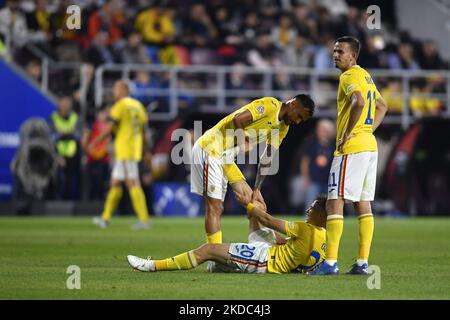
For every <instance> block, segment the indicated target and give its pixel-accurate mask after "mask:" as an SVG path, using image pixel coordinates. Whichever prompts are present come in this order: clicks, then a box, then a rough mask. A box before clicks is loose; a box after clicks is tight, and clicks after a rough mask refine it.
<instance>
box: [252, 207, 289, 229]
mask: <svg viewBox="0 0 450 320" xmlns="http://www.w3.org/2000/svg"><path fill="white" fill-rule="evenodd" d="M247 213H248V215H249V217H252V218H256V219H257V220H258V222H259V223H261V224H262V225H263V226H265V227H267V228H270V229H273V230H275V231H278V232H280V233H282V234H286V221H285V220H282V219H277V218H274V217H272V216H271V215H270V214H268V213H267V212H265V211H263V210H261V209H260V208H259V207H256V206H254V205H253V203H249V204H248V205H247Z"/></svg>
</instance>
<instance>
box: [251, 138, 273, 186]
mask: <svg viewBox="0 0 450 320" xmlns="http://www.w3.org/2000/svg"><path fill="white" fill-rule="evenodd" d="M276 152H277V149H276V148H275V147H273V146H272V145H270V144H268V145H267V146H266V149H264V152H263V154H262V155H261V158H259V163H258V171H257V174H256V181H255V187H254V188H253V190H261V186H262V183H263V181H264V179H265V178H266V175H267V174H264V172H266V173H267V172H268V170H269V168H270V166H271V165H272V159H273V156H274V155H275V153H276Z"/></svg>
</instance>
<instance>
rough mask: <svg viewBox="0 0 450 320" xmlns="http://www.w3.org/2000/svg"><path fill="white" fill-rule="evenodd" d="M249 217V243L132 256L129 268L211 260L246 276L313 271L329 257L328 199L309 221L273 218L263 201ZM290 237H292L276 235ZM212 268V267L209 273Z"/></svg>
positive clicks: (311, 210) (321, 201) (188, 264)
mask: <svg viewBox="0 0 450 320" xmlns="http://www.w3.org/2000/svg"><path fill="white" fill-rule="evenodd" d="M236 197H237V199H238V201H239V202H240V203H241V204H242V205H243V206H245V207H246V208H247V213H248V216H249V220H250V221H249V236H248V241H249V243H229V244H225V243H223V244H211V243H207V244H203V245H202V246H200V247H199V248H197V249H195V250H191V251H188V252H184V253H182V254H180V255H177V256H175V257H171V258H167V259H163V260H152V259H151V258H147V259H142V258H139V257H136V256H132V255H129V256H128V257H127V258H128V263H129V265H130V266H131V267H132V268H134V269H136V270H139V271H144V272H154V271H169V270H186V269H192V268H195V267H197V266H198V265H200V264H202V263H204V262H206V261H208V260H210V261H215V262H217V263H218V264H220V266H222V268H216V269H222V270H221V271H225V270H227V269H228V271H231V272H246V273H266V272H268V273H288V272H306V271H309V270H312V269H313V268H314V267H315V266H316V265H317V264H319V263H320V262H321V260H322V259H323V257H324V255H325V252H324V250H325V240H326V239H325V236H326V231H325V229H324V227H325V225H326V218H327V214H326V209H325V202H326V198H325V197H323V196H319V197H318V198H317V199H316V200H315V201H314V202H313V203H312V205H311V207H310V208H309V209H308V210H307V211H306V215H307V219H306V222H303V221H297V222H289V221H285V220H281V219H277V218H274V217H272V216H271V215H270V214H268V213H267V212H266V211H264V210H263V209H264V207H265V206H264V205H263V204H262V203H260V202H255V204H253V203H246V202H245V200H244V198H243V197H240V196H239V195H236ZM274 230H275V231H278V232H279V233H281V234H284V235H287V236H288V238H286V237H282V236H281V235H278V234H276V233H275V232H274ZM210 269H211V268H208V270H209V271H212V270H210Z"/></svg>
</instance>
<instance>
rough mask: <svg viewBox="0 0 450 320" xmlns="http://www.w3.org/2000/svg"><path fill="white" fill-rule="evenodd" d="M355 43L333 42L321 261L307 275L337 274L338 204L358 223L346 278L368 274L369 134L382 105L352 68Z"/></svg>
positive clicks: (364, 75)
mask: <svg viewBox="0 0 450 320" xmlns="http://www.w3.org/2000/svg"><path fill="white" fill-rule="evenodd" d="M359 50H360V43H359V41H358V40H357V39H355V38H353V37H342V38H339V39H337V40H336V43H335V46H334V53H333V58H334V62H335V64H336V67H337V68H338V69H339V70H341V72H342V74H341V75H340V78H339V89H338V95H337V106H338V116H337V137H336V151H335V153H334V159H333V163H332V165H331V169H330V176H329V180H328V200H327V206H326V207H327V214H328V218H327V250H326V260H325V261H324V262H323V263H321V264H320V265H319V267H318V268H317V269H315V270H314V271H312V272H310V273H309V274H317V275H326V274H338V273H339V268H338V264H337V259H338V249H339V242H340V239H341V235H342V231H343V226H344V220H343V218H344V200H350V201H352V202H353V205H354V208H355V211H356V213H357V215H358V218H359V253H358V259H357V260H356V263H355V264H353V265H352V267H351V269H350V271H349V272H348V273H349V274H363V275H365V274H368V259H369V253H370V246H371V243H372V237H373V230H374V222H373V215H372V209H371V206H370V201H373V199H374V196H375V183H376V175H377V159H378V152H377V141H376V139H375V136H374V135H373V132H374V131H375V130H376V129H377V128H378V126H379V125H380V124H381V122H382V121H383V119H384V116H385V114H386V111H387V106H386V103H385V102H384V100H383V98H382V97H381V95H380V93H379V92H378V89H377V87H376V86H375V84H374V82H373V80H372V77H371V76H370V74H369V73H368V72H367V71H366V70H364V69H363V68H361V67H360V66H359V65H357V64H356V60H357V58H358V54H359Z"/></svg>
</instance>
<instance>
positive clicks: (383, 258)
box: [0, 216, 450, 300]
mask: <svg viewBox="0 0 450 320" xmlns="http://www.w3.org/2000/svg"><path fill="white" fill-rule="evenodd" d="M288 218H289V219H293V218H294V217H292V216H291V217H288ZM134 221H135V220H134V219H132V218H119V217H116V218H115V219H113V220H112V224H111V225H110V227H109V228H108V229H105V230H101V229H98V228H97V227H96V226H94V225H92V224H91V220H90V219H88V218H1V219H0V253H1V254H0V288H1V290H0V299H168V300H174V299H449V298H450V251H449V243H450V233H449V232H448V230H450V219H445V218H440V219H438V218H422V219H407V220H393V219H382V218H376V220H375V223H376V224H375V236H374V242H373V246H372V256H371V261H370V262H371V264H376V265H379V266H380V268H381V289H380V290H369V289H368V288H367V286H366V281H367V278H366V277H361V276H348V275H344V274H342V275H340V276H336V277H322V276H319V277H312V276H305V275H299V274H288V275H272V274H217V273H216V274H211V273H207V272H205V270H206V264H203V265H201V266H200V267H198V268H196V269H194V270H190V271H173V272H159V273H151V274H149V273H140V272H135V271H132V270H131V269H130V268H129V266H128V264H127V262H126V255H127V254H135V255H139V256H143V257H146V256H147V255H152V256H153V257H155V258H163V257H168V256H173V255H176V254H178V253H181V252H183V251H186V250H189V249H191V248H196V247H198V246H199V245H200V244H201V243H202V242H203V241H204V232H203V219H200V218H198V219H180V218H165V219H164V218H155V219H153V228H152V229H150V230H138V231H134V230H131V225H132V224H133V223H134ZM357 226H358V222H357V220H356V219H351V218H347V219H346V220H345V225H344V234H343V237H342V240H341V247H340V248H341V249H340V260H339V263H340V269H341V272H342V273H345V272H346V271H347V270H348V268H349V266H350V265H351V263H352V262H353V259H354V258H355V255H356V253H357V241H358V229H357ZM222 230H223V234H224V242H231V241H232V242H245V241H246V233H247V219H246V218H244V217H223V218H222ZM70 265H78V266H79V267H80V269H81V289H80V290H68V289H67V288H66V280H67V278H68V276H69V275H68V274H66V270H67V267H68V266H70Z"/></svg>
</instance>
